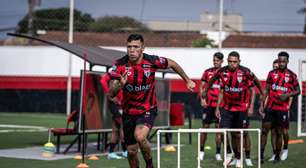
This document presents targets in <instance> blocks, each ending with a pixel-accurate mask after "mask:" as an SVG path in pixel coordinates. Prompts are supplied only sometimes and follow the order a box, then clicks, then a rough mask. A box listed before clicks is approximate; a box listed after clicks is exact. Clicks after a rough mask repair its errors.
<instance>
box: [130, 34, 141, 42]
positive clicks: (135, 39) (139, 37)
mask: <svg viewBox="0 0 306 168" xmlns="http://www.w3.org/2000/svg"><path fill="white" fill-rule="evenodd" d="M137 40H140V41H141V42H142V43H143V42H144V40H143V37H142V35H140V34H131V35H129V37H128V38H127V40H126V41H127V42H131V41H137Z"/></svg>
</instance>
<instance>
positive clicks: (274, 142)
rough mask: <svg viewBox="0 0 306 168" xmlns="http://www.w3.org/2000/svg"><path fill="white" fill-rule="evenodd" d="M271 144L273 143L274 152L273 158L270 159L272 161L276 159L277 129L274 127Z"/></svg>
mask: <svg viewBox="0 0 306 168" xmlns="http://www.w3.org/2000/svg"><path fill="white" fill-rule="evenodd" d="M271 145H272V151H273V154H272V156H271V158H270V159H269V161H270V162H272V161H274V159H275V149H276V131H275V129H274V128H271Z"/></svg>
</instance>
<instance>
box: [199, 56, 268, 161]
mask: <svg viewBox="0 0 306 168" xmlns="http://www.w3.org/2000/svg"><path fill="white" fill-rule="evenodd" d="M227 61H228V66H225V67H222V68H221V69H220V70H218V71H217V72H216V74H215V76H214V77H212V78H211V79H210V80H209V82H208V85H207V87H205V90H204V92H203V97H204V98H206V95H207V88H208V87H210V86H211V85H212V83H213V82H214V81H215V80H217V79H220V80H221V90H220V94H219V98H218V102H217V107H216V116H217V117H218V118H220V117H221V121H220V127H221V128H247V126H248V115H247V110H248V106H249V103H248V101H247V98H246V96H247V92H248V91H249V86H250V83H253V82H254V84H255V85H256V86H257V88H258V89H259V91H260V94H263V90H262V88H261V84H260V82H259V81H258V79H257V77H256V76H255V75H254V74H253V73H252V72H251V71H250V70H249V69H248V68H246V67H244V66H241V65H240V55H239V53H238V52H236V51H233V52H230V53H229V55H228V59H227ZM221 102H223V110H222V112H221V114H220V103H221ZM232 135H233V138H234V140H233V142H234V143H235V144H234V145H233V146H236V147H237V149H233V150H234V153H235V158H236V159H237V161H236V167H241V161H240V152H241V149H240V133H233V134H232ZM225 163H228V161H226V162H225Z"/></svg>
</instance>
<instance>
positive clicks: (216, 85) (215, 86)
mask: <svg viewBox="0 0 306 168" xmlns="http://www.w3.org/2000/svg"><path fill="white" fill-rule="evenodd" d="M211 88H213V89H220V85H218V84H213V85H212V86H211Z"/></svg>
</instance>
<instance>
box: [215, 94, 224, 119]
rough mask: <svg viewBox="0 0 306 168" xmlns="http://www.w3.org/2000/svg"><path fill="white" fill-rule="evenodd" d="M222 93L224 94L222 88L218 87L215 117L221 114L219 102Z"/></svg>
mask: <svg viewBox="0 0 306 168" xmlns="http://www.w3.org/2000/svg"><path fill="white" fill-rule="evenodd" d="M223 95H224V92H223V89H220V92H219V95H218V101H217V106H216V111H215V115H216V117H217V118H220V117H221V115H220V104H221V103H222V101H223Z"/></svg>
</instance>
